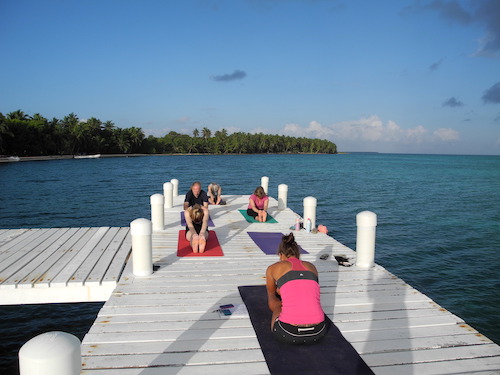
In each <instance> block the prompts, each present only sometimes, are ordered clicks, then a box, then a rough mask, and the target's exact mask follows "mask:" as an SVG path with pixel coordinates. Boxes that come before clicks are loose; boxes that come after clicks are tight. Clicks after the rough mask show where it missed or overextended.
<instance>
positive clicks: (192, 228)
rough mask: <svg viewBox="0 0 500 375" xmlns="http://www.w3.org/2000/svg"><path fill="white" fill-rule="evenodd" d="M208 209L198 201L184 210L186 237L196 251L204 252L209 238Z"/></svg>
mask: <svg viewBox="0 0 500 375" xmlns="http://www.w3.org/2000/svg"><path fill="white" fill-rule="evenodd" d="M207 211H208V210H207V209H205V208H203V207H201V206H200V205H199V204H198V203H196V204H195V205H194V206H191V207H188V208H187V209H186V211H184V217H185V218H186V239H187V240H188V241H189V243H190V244H191V249H193V252H195V253H203V252H204V251H205V247H206V245H207V240H208V213H207Z"/></svg>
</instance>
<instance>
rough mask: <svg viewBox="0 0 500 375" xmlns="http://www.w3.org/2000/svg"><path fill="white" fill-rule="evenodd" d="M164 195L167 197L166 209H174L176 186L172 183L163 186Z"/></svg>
mask: <svg viewBox="0 0 500 375" xmlns="http://www.w3.org/2000/svg"><path fill="white" fill-rule="evenodd" d="M163 195H164V197H165V198H164V199H165V208H172V207H173V206H174V185H172V183H171V182H165V183H164V184H163Z"/></svg>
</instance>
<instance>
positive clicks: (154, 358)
mask: <svg viewBox="0 0 500 375" xmlns="http://www.w3.org/2000/svg"><path fill="white" fill-rule="evenodd" d="M263 361H264V356H263V354H262V351H261V350H260V348H259V349H247V350H231V351H215V352H174V353H160V354H129V355H125V356H92V357H87V358H85V365H86V366H85V367H86V368H103V367H104V366H105V367H106V368H127V367H157V366H164V367H166V366H184V365H186V364H188V365H191V366H209V365H216V364H235V363H254V362H263Z"/></svg>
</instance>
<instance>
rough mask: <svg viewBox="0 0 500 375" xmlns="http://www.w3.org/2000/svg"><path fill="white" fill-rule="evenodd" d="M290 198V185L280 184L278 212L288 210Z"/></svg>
mask: <svg viewBox="0 0 500 375" xmlns="http://www.w3.org/2000/svg"><path fill="white" fill-rule="evenodd" d="M287 198H288V185H285V184H280V185H278V210H284V209H285V208H286V204H287Z"/></svg>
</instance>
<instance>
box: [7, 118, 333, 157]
mask: <svg viewBox="0 0 500 375" xmlns="http://www.w3.org/2000/svg"><path fill="white" fill-rule="evenodd" d="M336 152H337V146H336V145H335V143H333V142H330V141H327V140H323V139H310V138H304V137H300V138H297V137H289V136H284V135H269V134H262V133H258V134H250V133H243V132H237V133H233V134H228V132H227V130H225V129H222V130H218V131H216V132H215V133H213V134H212V131H211V130H210V129H208V128H206V127H204V128H203V129H201V131H200V130H198V129H195V130H194V131H193V134H192V136H191V135H187V134H181V133H177V132H175V131H171V132H170V133H168V134H166V135H165V136H163V137H154V136H149V137H146V136H145V135H144V132H143V131H142V129H141V128H137V127H130V128H118V127H116V126H115V124H114V123H113V122H111V121H106V122H102V121H101V120H99V119H97V118H95V117H91V118H89V119H88V120H80V119H79V118H78V117H77V116H76V115H75V114H74V113H70V114H69V115H67V116H65V117H64V118H63V119H62V120H60V119H57V118H53V119H52V120H48V119H46V118H45V117H43V116H42V115H40V114H38V113H37V114H34V115H33V116H29V115H27V114H25V113H24V112H23V111H21V110H17V111H14V112H11V113H8V114H7V115H6V116H4V115H3V114H2V113H0V154H3V155H16V156H47V155H76V154H133V153H143V154H170V153H180V154H188V153H210V154H229V153H231V154H247V153H327V154H334V153H336Z"/></svg>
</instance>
